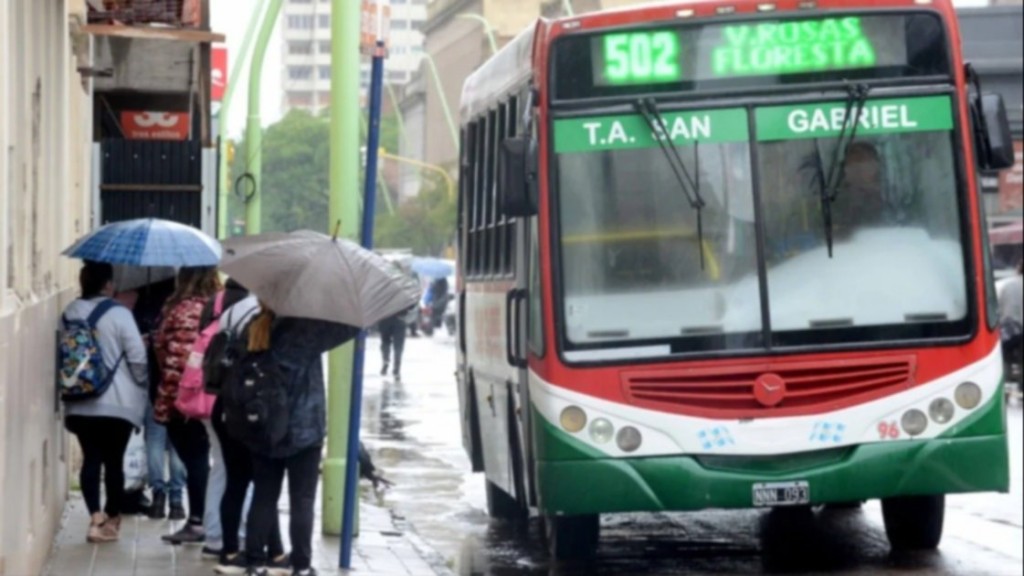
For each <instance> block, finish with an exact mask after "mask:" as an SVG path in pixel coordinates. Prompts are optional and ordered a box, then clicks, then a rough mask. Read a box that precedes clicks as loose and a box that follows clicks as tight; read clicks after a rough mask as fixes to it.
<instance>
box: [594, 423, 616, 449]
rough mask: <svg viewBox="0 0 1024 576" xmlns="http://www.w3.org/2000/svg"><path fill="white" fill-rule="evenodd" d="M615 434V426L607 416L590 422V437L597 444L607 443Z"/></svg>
mask: <svg viewBox="0 0 1024 576" xmlns="http://www.w3.org/2000/svg"><path fill="white" fill-rule="evenodd" d="M613 436H615V426H613V425H612V423H611V422H610V421H609V420H608V419H607V418H598V419H596V420H594V421H593V422H591V423H590V438H591V439H592V440H593V441H594V442H596V443H598V444H607V443H609V442H611V441H612V437H613Z"/></svg>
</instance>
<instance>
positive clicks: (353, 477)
mask: <svg viewBox="0 0 1024 576" xmlns="http://www.w3.org/2000/svg"><path fill="white" fill-rule="evenodd" d="M385 53H386V49H385V46H384V42H380V41H379V42H377V48H376V50H375V51H374V53H373V68H372V71H371V76H370V126H369V130H367V142H366V187H365V188H364V190H363V226H362V242H363V247H364V248H366V249H368V250H369V249H372V248H373V218H374V215H375V212H376V199H377V155H378V152H379V150H380V108H381V92H382V91H383V89H384V55H385ZM365 357H366V332H365V331H364V332H360V333H359V339H358V340H357V341H356V354H355V362H354V365H353V367H352V403H351V407H350V409H351V411H352V412H351V417H350V418H349V423H348V456H347V457H346V458H345V500H344V504H343V505H342V510H343V512H342V517H341V563H340V566H341V568H344V569H346V570H348V569H350V568H352V537H353V526H354V524H355V510H356V506H357V505H358V500H357V497H356V495H357V493H358V490H357V488H358V487H359V477H358V476H359V424H360V420H361V419H362V407H363V364H364V359H365Z"/></svg>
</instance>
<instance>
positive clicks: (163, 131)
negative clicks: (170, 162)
mask: <svg viewBox="0 0 1024 576" xmlns="http://www.w3.org/2000/svg"><path fill="white" fill-rule="evenodd" d="M188 127H189V115H188V113H187V112H141V111H131V110H125V111H122V112H121V129H122V131H123V132H124V137H125V138H127V139H129V140H186V139H187V138H188Z"/></svg>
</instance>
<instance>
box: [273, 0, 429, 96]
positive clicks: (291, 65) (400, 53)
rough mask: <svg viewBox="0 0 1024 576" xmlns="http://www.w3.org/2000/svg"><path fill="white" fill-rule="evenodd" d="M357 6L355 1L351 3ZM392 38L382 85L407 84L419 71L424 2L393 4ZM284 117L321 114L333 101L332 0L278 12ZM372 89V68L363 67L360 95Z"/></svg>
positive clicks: (297, 0) (298, 1)
mask: <svg viewBox="0 0 1024 576" xmlns="http://www.w3.org/2000/svg"><path fill="white" fill-rule="evenodd" d="M352 1H357V0H352ZM390 5H391V33H390V35H389V36H388V43H389V47H390V53H389V57H388V59H387V60H386V64H385V72H384V74H385V76H384V77H385V80H387V81H388V82H389V83H391V84H392V85H393V86H401V85H404V84H406V83H408V82H409V80H410V79H411V77H412V74H413V73H414V72H415V71H416V70H417V68H418V67H419V62H420V58H421V56H422V49H423V32H422V28H423V22H424V21H425V20H426V16H427V0H391V2H390ZM281 27H282V34H281V62H282V66H281V86H282V87H283V90H284V95H283V98H282V99H281V106H282V108H283V110H282V112H283V113H287V112H288V111H289V110H292V109H294V108H298V109H302V110H308V111H311V112H314V113H315V112H319V111H320V110H322V109H324V108H326V107H327V106H328V105H329V104H330V100H331V0H285V4H284V7H283V9H282V11H281ZM369 84H370V62H369V59H364V61H363V63H362V67H361V87H362V90H363V94H364V95H365V94H366V91H367V89H368V87H369Z"/></svg>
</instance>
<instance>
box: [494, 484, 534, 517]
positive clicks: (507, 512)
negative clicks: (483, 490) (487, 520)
mask: <svg viewBox="0 0 1024 576" xmlns="http://www.w3.org/2000/svg"><path fill="white" fill-rule="evenodd" d="M487 514H488V515H489V516H490V517H491V518H495V519H498V520H509V521H513V522H514V521H518V520H521V519H523V518H525V517H526V515H527V510H526V508H524V507H523V506H522V505H520V504H519V502H517V501H516V499H515V498H513V497H512V496H511V495H509V494H508V493H507V492H505V491H504V490H502V489H501V488H499V487H498V485H497V484H495V483H493V482H491V481H490V480H487Z"/></svg>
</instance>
